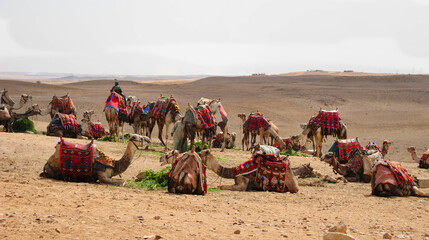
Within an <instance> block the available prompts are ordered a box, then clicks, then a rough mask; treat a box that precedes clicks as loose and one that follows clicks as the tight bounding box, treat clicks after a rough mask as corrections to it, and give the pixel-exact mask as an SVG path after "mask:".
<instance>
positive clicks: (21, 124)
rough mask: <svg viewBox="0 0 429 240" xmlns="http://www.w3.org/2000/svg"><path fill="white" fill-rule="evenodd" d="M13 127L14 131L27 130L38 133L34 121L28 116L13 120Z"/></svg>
mask: <svg viewBox="0 0 429 240" xmlns="http://www.w3.org/2000/svg"><path fill="white" fill-rule="evenodd" d="M12 129H13V131H14V132H26V131H30V132H33V133H37V131H36V129H34V123H33V121H31V120H30V119H28V118H20V119H17V120H16V121H14V122H13V124H12Z"/></svg>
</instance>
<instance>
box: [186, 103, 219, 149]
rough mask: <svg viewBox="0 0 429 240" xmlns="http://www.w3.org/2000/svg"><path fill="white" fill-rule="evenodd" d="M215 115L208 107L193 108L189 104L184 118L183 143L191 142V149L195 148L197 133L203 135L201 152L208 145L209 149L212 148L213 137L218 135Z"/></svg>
mask: <svg viewBox="0 0 429 240" xmlns="http://www.w3.org/2000/svg"><path fill="white" fill-rule="evenodd" d="M214 118H215V117H214V115H213V113H212V112H211V110H210V107H209V106H208V105H200V106H197V107H195V108H194V107H192V106H191V105H189V104H188V108H187V109H186V112H185V116H184V118H183V124H184V125H183V142H185V143H186V142H187V141H188V139H189V140H191V148H192V147H193V146H194V141H195V135H196V133H201V136H202V140H201V150H202V149H204V145H205V143H206V140H207V143H208V147H209V149H210V148H211V146H212V140H213V136H214V135H215V134H216V123H215V120H214Z"/></svg>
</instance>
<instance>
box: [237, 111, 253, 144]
mask: <svg viewBox="0 0 429 240" xmlns="http://www.w3.org/2000/svg"><path fill="white" fill-rule="evenodd" d="M237 116H238V117H239V118H240V119H241V127H243V139H241V148H242V149H243V150H245V149H246V150H247V151H248V150H249V134H250V132H249V130H248V129H247V128H245V127H244V123H245V122H246V119H247V117H246V114H245V113H239V114H238V115H237Z"/></svg>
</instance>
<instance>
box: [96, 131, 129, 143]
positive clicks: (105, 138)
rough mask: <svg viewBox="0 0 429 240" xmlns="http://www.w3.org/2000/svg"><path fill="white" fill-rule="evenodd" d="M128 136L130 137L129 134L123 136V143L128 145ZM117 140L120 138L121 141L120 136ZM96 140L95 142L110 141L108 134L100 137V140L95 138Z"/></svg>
mask: <svg viewBox="0 0 429 240" xmlns="http://www.w3.org/2000/svg"><path fill="white" fill-rule="evenodd" d="M130 136H131V134H129V133H127V134H124V138H125V142H126V143H128V139H130ZM119 138H120V139H121V141H122V135H119ZM96 140H97V141H104V142H109V141H110V135H109V134H107V135H104V136H102V137H101V138H97V139H96Z"/></svg>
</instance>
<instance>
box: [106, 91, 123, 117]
mask: <svg viewBox="0 0 429 240" xmlns="http://www.w3.org/2000/svg"><path fill="white" fill-rule="evenodd" d="M104 107H105V108H106V107H112V108H114V109H116V111H118V112H121V113H122V114H125V115H128V111H127V108H126V106H125V100H124V97H122V96H121V95H119V94H117V93H112V94H110V97H109V98H108V99H107V101H106V105H105V106H104Z"/></svg>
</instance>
